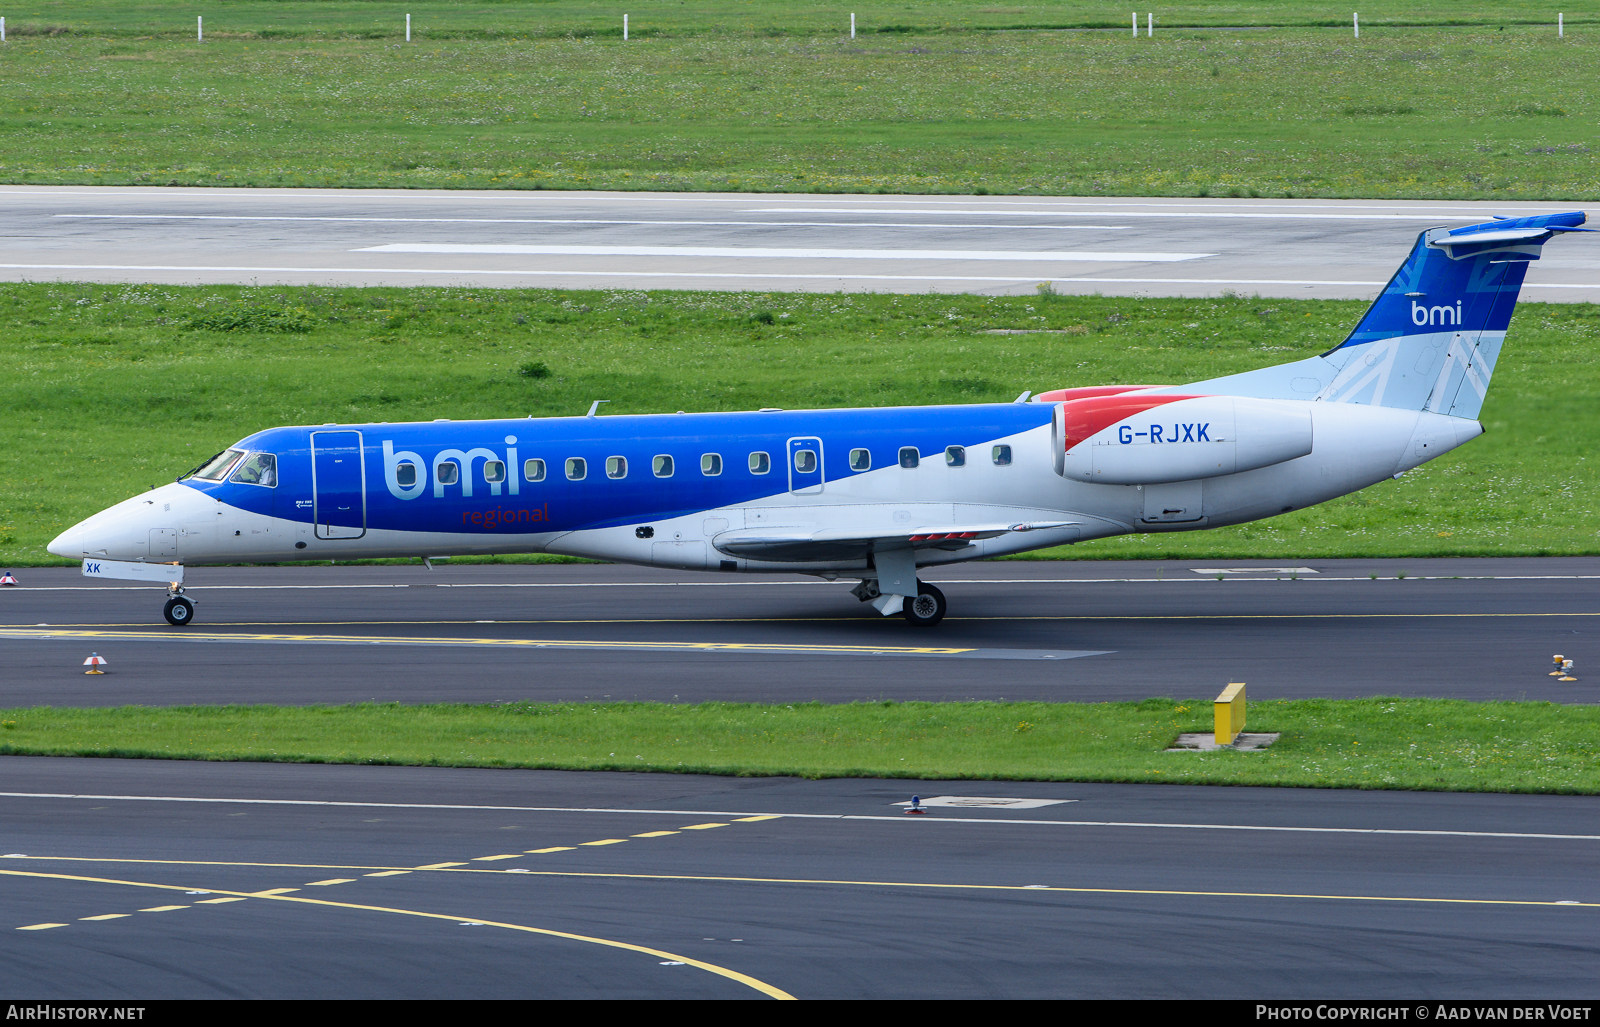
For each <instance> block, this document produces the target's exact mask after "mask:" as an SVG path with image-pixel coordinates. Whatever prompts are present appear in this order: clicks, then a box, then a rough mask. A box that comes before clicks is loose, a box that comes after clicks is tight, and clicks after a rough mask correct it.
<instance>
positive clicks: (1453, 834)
mask: <svg viewBox="0 0 1600 1027" xmlns="http://www.w3.org/2000/svg"><path fill="white" fill-rule="evenodd" d="M0 798H7V799H88V800H90V801H93V802H107V801H115V802H214V803H227V804H234V805H243V806H335V807H353V808H357V809H448V810H490V811H497V812H512V813H616V814H628V815H637V816H658V817H662V816H665V817H776V818H782V819H789V820H876V821H889V822H891V823H897V824H913V825H915V824H977V825H984V824H1032V825H1037V826H1040V827H1123V828H1143V829H1154V830H1183V831H1282V832H1291V833H1294V832H1301V833H1307V834H1373V835H1420V836H1424V837H1442V838H1549V839H1555V840H1560V841H1578V842H1600V834H1547V833H1543V832H1536V831H1430V830H1422V829H1413V828H1382V827H1283V826H1276V825H1261V824H1172V823H1158V822H1147V821H1118V820H1021V819H1002V818H999V817H934V816H925V817H915V818H911V817H907V816H906V815H905V814H903V813H900V814H896V815H894V816H872V815H866V814H856V813H773V812H770V811H767V812H736V811H731V810H703V809H702V810H687V809H613V808H606V807H593V806H470V805H452V804H447V803H437V802H341V801H338V800H329V799H216V798H207V797H200V796H186V795H79V794H76V793H72V792H0ZM48 858H49V857H48V856H24V855H21V854H18V853H8V854H6V855H5V856H0V859H48Z"/></svg>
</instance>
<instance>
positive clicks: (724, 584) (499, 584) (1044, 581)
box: [0, 567, 1600, 627]
mask: <svg viewBox="0 0 1600 1027" xmlns="http://www.w3.org/2000/svg"><path fill="white" fill-rule="evenodd" d="M1190 569H1191V570H1194V571H1195V573H1197V574H1198V573H1205V574H1216V573H1218V571H1217V570H1215V569H1212V568H1204V569H1196V568H1190ZM1294 570H1298V571H1299V573H1301V574H1318V577H1315V578H1301V579H1300V580H1301V581H1324V582H1326V581H1355V582H1363V581H1600V574H1407V575H1406V576H1405V577H1404V578H1401V577H1399V576H1398V575H1382V574H1379V575H1377V576H1372V575H1369V574H1361V575H1351V576H1346V577H1330V576H1328V575H1324V574H1320V573H1319V572H1317V571H1313V570H1307V569H1306V568H1275V567H1270V568H1269V567H1260V568H1256V567H1250V568H1237V569H1236V570H1235V571H1234V572H1232V573H1243V572H1249V573H1252V574H1267V573H1273V572H1276V573H1289V572H1290V571H1294ZM923 580H925V581H927V582H928V583H929V584H933V585H1120V584H1148V585H1172V584H1196V585H1205V584H1213V585H1214V584H1216V583H1217V582H1216V581H1215V579H1211V578H1183V577H1177V578H1166V577H1159V578H924V579H923ZM1225 580H1226V581H1232V582H1269V581H1276V580H1277V579H1276V578H1266V577H1259V578H1227V579H1225ZM796 585H799V586H807V587H815V586H840V587H842V586H841V585H840V582H838V581H481V582H480V581H466V582H450V583H442V582H418V583H416V584H395V585H205V584H190V585H188V586H187V588H188V589H189V591H191V592H192V591H196V590H198V589H206V590H208V591H212V592H226V591H239V592H262V591H272V590H274V589H318V588H778V587H792V586H796ZM158 587H159V586H158V585H38V586H29V585H20V586H18V587H17V589H16V594H18V595H21V594H23V593H25V592H148V591H151V590H152V589H155V588H158ZM0 594H4V593H0ZM3 626H10V627H16V626H17V625H0V627H3Z"/></svg>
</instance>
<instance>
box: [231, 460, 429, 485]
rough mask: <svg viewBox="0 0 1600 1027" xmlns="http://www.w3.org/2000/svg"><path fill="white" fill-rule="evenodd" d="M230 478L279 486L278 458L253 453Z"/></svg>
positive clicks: (256, 483)
mask: <svg viewBox="0 0 1600 1027" xmlns="http://www.w3.org/2000/svg"><path fill="white" fill-rule="evenodd" d="M407 466H410V465H407ZM412 474H413V476H415V474H416V469H415V468H413V469H412ZM228 480H229V481H236V482H239V483H240V484H242V485H260V486H262V487H263V488H269V489H270V488H277V486H278V458H277V457H276V456H273V455H272V454H271V453H251V454H250V455H249V456H247V457H245V458H244V459H243V460H242V461H240V462H239V469H238V470H237V471H234V472H233V477H232V478H230V479H228ZM413 480H414V477H413Z"/></svg>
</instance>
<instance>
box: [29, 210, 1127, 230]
mask: <svg viewBox="0 0 1600 1027" xmlns="http://www.w3.org/2000/svg"><path fill="white" fill-rule="evenodd" d="M51 216H52V217H58V218H80V219H91V220H106V221H117V220H121V221H337V222H356V223H360V224H369V223H370V224H385V225H388V224H426V225H673V226H675V225H693V226H710V227H716V228H726V227H751V228H1002V227H1003V228H1005V229H1006V231H1008V232H1009V231H1017V230H1019V229H1039V230H1044V231H1078V232H1089V231H1100V232H1126V231H1127V230H1128V226H1127V225H979V224H973V223H972V222H967V223H966V224H961V225H941V224H934V223H932V222H928V221H909V222H905V223H903V224H902V223H896V222H893V221H687V220H681V219H672V220H665V221H650V220H644V219H639V218H632V219H627V220H624V219H620V218H379V217H319V216H313V215H304V216H302V215H294V214H281V215H280V214H54V215H51Z"/></svg>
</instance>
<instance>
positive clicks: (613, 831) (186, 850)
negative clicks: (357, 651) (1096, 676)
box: [0, 757, 1600, 1000]
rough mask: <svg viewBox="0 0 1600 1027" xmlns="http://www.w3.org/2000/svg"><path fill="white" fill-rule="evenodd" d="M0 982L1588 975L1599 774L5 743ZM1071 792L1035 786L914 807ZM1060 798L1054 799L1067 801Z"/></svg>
mask: <svg viewBox="0 0 1600 1027" xmlns="http://www.w3.org/2000/svg"><path fill="white" fill-rule="evenodd" d="M0 778H3V780H4V782H5V785H4V788H5V792H4V793H3V794H0V814H3V817H4V821H5V824H6V828H5V833H6V840H5V846H6V848H7V850H8V851H7V852H6V853H5V854H4V855H3V857H0V875H3V876H4V877H5V878H6V880H5V893H6V900H5V903H4V906H3V909H4V923H3V924H0V926H3V928H4V929H3V930H0V953H3V954H0V987H3V988H4V989H5V990H6V991H7V992H9V993H11V994H14V995H24V994H25V995H27V996H29V998H31V999H52V998H78V999H81V998H84V997H88V996H93V997H95V998H97V999H102V1000H117V999H124V998H139V999H160V998H223V997H227V998H254V997H263V998H265V997H271V998H589V997H605V998H725V999H734V998H761V997H763V996H768V997H782V996H793V997H797V998H803V999H804V998H896V999H904V998H948V999H958V998H960V999H977V998H1130V997H1137V998H1190V999H1193V998H1235V999H1241V998H1242V999H1252V1000H1260V999H1272V998H1305V997H1308V996H1311V997H1315V998H1318V999H1337V998H1360V999H1382V998H1404V999H1424V998H1446V999H1471V998H1483V997H1493V998H1502V999H1503V998H1511V997H1518V998H1524V997H1525V998H1532V999H1546V1000H1549V999H1556V998H1582V997H1587V996H1591V995H1592V994H1593V990H1594V985H1593V982H1594V975H1595V970H1596V966H1597V960H1600V943H1597V942H1596V938H1597V936H1600V934H1597V931H1596V924H1597V922H1600V921H1597V920H1596V918H1597V917H1600V893H1597V892H1596V885H1595V881H1596V880H1597V877H1600V807H1597V806H1596V804H1595V802H1594V800H1593V799H1592V798H1586V797H1577V796H1529V795H1470V794H1431V793H1406V792H1341V791H1331V790H1292V789H1257V788H1209V789H1208V788H1194V787H1178V786H1142V785H1091V784H1042V783H1014V782H1013V783H1005V784H997V783H992V782H985V783H983V784H981V785H973V784H972V783H966V782H916V783H915V784H911V783H895V782H890V781H861V780H832V781H821V782H816V781H798V780H792V779H782V778H778V779H774V778H760V779H723V778H710V777H689V776H683V777H679V776H675V775H666V774H661V775H628V774H609V773H607V774H599V773H597V774H578V773H560V772H542V771H492V770H454V769H436V768H401V767H331V766H296V765H272V764H267V765H260V764H205V763H182V762H174V763H164V762H160V761H128V762H123V761H113V760H77V759H28V758H22V757H4V758H0ZM911 788H915V789H916V790H918V792H919V793H920V794H921V795H923V796H927V797H932V796H943V795H954V796H966V797H971V796H983V797H995V796H998V797H999V798H1002V799H1034V800H1047V801H1048V800H1054V803H1053V804H1050V805H1035V806H1032V807H1031V808H1030V807H1028V806H1026V805H1024V806H1023V807H1021V808H1016V807H935V808H934V809H933V810H932V813H931V815H929V816H926V817H922V818H913V817H907V816H904V815H903V814H902V813H901V812H900V809H901V808H900V807H898V806H895V805H894V803H896V802H901V801H904V800H906V799H908V798H909V795H910V789H911ZM1063 800H1064V801H1063Z"/></svg>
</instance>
